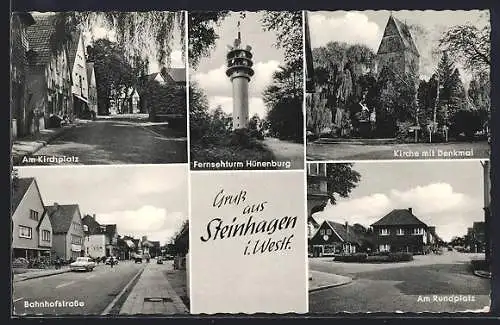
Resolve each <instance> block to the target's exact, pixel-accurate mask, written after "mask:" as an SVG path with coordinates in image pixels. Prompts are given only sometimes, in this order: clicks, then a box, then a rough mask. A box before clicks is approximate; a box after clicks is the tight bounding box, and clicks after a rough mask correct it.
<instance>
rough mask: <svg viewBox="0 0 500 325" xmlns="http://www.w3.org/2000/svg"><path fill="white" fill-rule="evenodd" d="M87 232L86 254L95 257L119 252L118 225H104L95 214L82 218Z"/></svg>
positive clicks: (84, 229) (84, 230) (85, 232)
mask: <svg viewBox="0 0 500 325" xmlns="http://www.w3.org/2000/svg"><path fill="white" fill-rule="evenodd" d="M82 225H83V232H84V234H85V255H86V256H90V257H93V258H96V257H103V256H105V257H109V256H116V255H117V252H118V233H117V231H116V225H115V224H112V225H103V224H100V223H99V222H97V220H96V216H95V214H94V215H92V216H90V215H85V216H84V217H83V218H82Z"/></svg>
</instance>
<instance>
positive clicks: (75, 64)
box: [68, 32, 89, 116]
mask: <svg viewBox="0 0 500 325" xmlns="http://www.w3.org/2000/svg"><path fill="white" fill-rule="evenodd" d="M68 55H69V66H70V69H71V76H72V81H73V82H72V87H71V92H72V93H73V103H74V113H75V114H76V116H81V115H82V113H83V112H84V111H86V110H87V109H89V81H88V72H87V61H86V58H85V44H84V43H83V36H82V33H80V32H78V33H75V34H74V35H73V40H72V42H71V44H70V47H69V53H68Z"/></svg>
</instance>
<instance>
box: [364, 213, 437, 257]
mask: <svg viewBox="0 0 500 325" xmlns="http://www.w3.org/2000/svg"><path fill="white" fill-rule="evenodd" d="M371 226H372V228H373V231H374V233H375V235H376V239H375V243H376V249H377V250H378V251H379V252H410V253H414V254H422V253H424V252H425V248H426V247H429V246H433V245H436V244H438V242H439V238H438V237H436V234H435V228H434V227H429V226H428V225H427V224H425V223H424V222H422V221H420V220H419V219H418V218H417V217H416V216H415V215H414V214H413V210H412V208H408V209H394V210H392V211H391V212H389V213H388V214H387V215H385V216H384V217H383V218H382V219H380V220H378V221H377V222H375V223H374V224H372V225H371Z"/></svg>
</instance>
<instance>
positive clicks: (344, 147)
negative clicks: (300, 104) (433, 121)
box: [306, 141, 490, 160]
mask: <svg viewBox="0 0 500 325" xmlns="http://www.w3.org/2000/svg"><path fill="white" fill-rule="evenodd" d="M306 150H307V153H306V157H307V160H372V159H395V160H398V159H464V158H462V157H458V158H457V157H444V156H441V157H439V156H438V155H439V152H438V151H439V150H462V151H464V150H472V153H473V156H471V157H466V158H475V159H480V158H489V157H490V146H489V144H488V143H487V142H486V141H483V142H463V143H408V144H380V145H370V144H365V145H360V144H350V143H331V144H327V143H323V144H318V143H308V144H307V148H306ZM397 150H401V152H399V151H398V152H395V151H397ZM426 152H430V153H431V155H429V156H427V157H425V156H423V154H424V153H426ZM432 152H434V156H432ZM400 153H401V154H402V155H400ZM415 153H418V154H419V156H418V157H416V156H415ZM409 155H413V157H410V156H409Z"/></svg>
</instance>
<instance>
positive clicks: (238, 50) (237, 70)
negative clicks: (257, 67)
mask: <svg viewBox="0 0 500 325" xmlns="http://www.w3.org/2000/svg"><path fill="white" fill-rule="evenodd" d="M251 51H252V47H251V46H250V45H247V46H246V47H245V48H243V45H242V44H241V32H240V22H239V21H238V38H237V39H235V40H234V43H233V45H232V46H229V52H228V53H227V57H226V59H227V69H226V75H227V76H228V77H229V79H230V80H231V83H232V85H233V130H238V129H245V128H247V127H248V83H249V82H250V80H251V78H252V76H253V74H254V70H253V69H252V66H253V61H252V52H251Z"/></svg>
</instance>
